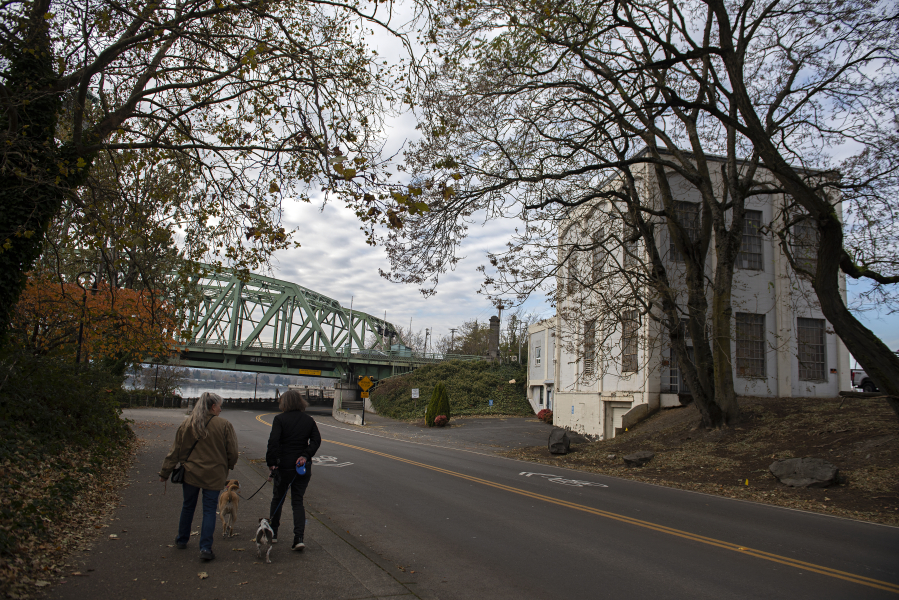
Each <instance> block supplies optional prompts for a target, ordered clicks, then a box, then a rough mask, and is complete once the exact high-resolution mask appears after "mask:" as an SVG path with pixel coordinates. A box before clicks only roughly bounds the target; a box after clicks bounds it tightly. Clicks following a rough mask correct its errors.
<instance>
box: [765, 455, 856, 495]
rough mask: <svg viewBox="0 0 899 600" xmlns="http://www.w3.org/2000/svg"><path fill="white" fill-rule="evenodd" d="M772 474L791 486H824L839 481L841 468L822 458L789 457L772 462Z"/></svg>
mask: <svg viewBox="0 0 899 600" xmlns="http://www.w3.org/2000/svg"><path fill="white" fill-rule="evenodd" d="M768 470H769V471H771V474H772V475H774V476H775V477H777V479H778V481H780V482H781V483H782V484H784V485H788V486H790V487H804V488H822V487H827V486H829V485H833V484H834V483H838V479H839V476H840V471H839V469H837V468H836V466H834V465H833V464H831V463H829V462H827V461H826V460H824V459H822V458H809V457H805V458H788V459H786V460H778V461H775V462H773V463H771V466H770V467H768Z"/></svg>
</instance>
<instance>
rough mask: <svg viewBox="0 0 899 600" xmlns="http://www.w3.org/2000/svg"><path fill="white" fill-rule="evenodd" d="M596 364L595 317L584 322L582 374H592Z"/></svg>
mask: <svg viewBox="0 0 899 600" xmlns="http://www.w3.org/2000/svg"><path fill="white" fill-rule="evenodd" d="M595 365H596V319H590V320H589V321H587V322H586V323H584V375H593V371H594V369H595Z"/></svg>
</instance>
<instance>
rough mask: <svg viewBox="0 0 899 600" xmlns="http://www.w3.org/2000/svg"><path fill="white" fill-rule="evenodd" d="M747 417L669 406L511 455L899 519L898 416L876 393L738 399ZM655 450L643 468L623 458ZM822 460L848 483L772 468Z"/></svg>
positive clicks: (863, 517) (887, 520)
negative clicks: (736, 423)
mask: <svg viewBox="0 0 899 600" xmlns="http://www.w3.org/2000/svg"><path fill="white" fill-rule="evenodd" d="M740 400H741V408H742V410H743V423H742V425H741V426H740V427H736V428H734V429H732V430H724V431H709V430H705V429H702V428H700V427H699V411H698V410H697V409H696V408H695V407H693V406H692V405H691V406H687V407H680V408H674V409H666V410H662V411H660V412H658V413H656V414H655V415H653V416H651V417H650V418H649V419H647V420H646V421H643V422H642V423H639V424H638V425H636V426H635V427H634V428H633V429H631V430H630V431H626V432H623V433H621V434H620V435H619V436H617V437H616V438H614V439H612V440H609V441H600V442H587V443H574V444H572V446H571V452H570V453H569V454H568V455H565V456H556V455H552V454H550V453H549V451H548V450H547V448H546V447H545V446H542V447H530V448H523V449H519V450H512V451H509V452H506V453H504V454H505V455H506V456H509V457H513V458H520V459H524V460H530V461H534V462H539V463H545V464H552V465H558V466H562V467H567V468H571V469H578V470H582V471H589V472H593V473H603V474H606V475H612V476H615V477H622V478H626V479H635V480H639V481H645V482H648V483H655V484H658V485H664V486H668V487H676V488H682V489H688V490H695V491H699V492H705V493H709V494H716V495H720V496H727V497H730V498H741V499H745V500H752V501H755V502H765V503H768V504H776V505H778V506H786V507H790V508H798V509H802V510H809V511H815V512H822V513H828V514H832V515H839V516H843V517H849V518H854V519H861V520H865V521H873V522H878V523H885V524H889V525H899V465H897V459H899V420H897V418H896V415H895V414H894V413H893V411H892V410H891V409H890V408H889V406H888V405H887V404H886V402H884V401H883V400H876V399H870V398H864V399H860V398H847V399H845V400H843V399H842V398H836V399H833V400H821V399H808V398H786V399H784V398H741V399H740ZM638 450H651V451H653V452H655V457H654V458H653V459H652V461H650V462H649V464H647V465H646V466H644V467H641V468H632V467H626V466H625V465H624V462H623V460H622V457H623V456H626V455H628V454H631V453H633V452H636V451H638ZM806 456H807V457H815V458H823V459H825V460H827V461H829V462H831V463H833V464H834V465H836V466H837V467H838V468H839V470H840V476H841V478H842V479H841V483H840V484H839V485H835V486H831V487H829V488H825V489H794V488H789V487H787V486H785V485H783V484H781V483H780V482H778V481H777V479H775V478H774V476H773V475H771V473H770V472H769V471H768V466H769V465H770V464H771V463H772V462H774V461H775V460H780V459H785V458H794V457H806Z"/></svg>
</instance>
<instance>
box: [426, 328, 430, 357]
mask: <svg viewBox="0 0 899 600" xmlns="http://www.w3.org/2000/svg"><path fill="white" fill-rule="evenodd" d="M430 332H431V330H430V329H428V328H427V327H425V354H427V353H428V334H429V333H430Z"/></svg>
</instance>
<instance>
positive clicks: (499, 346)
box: [496, 301, 503, 363]
mask: <svg viewBox="0 0 899 600" xmlns="http://www.w3.org/2000/svg"><path fill="white" fill-rule="evenodd" d="M497 308H498V309H499V315H498V316H499V339H498V340H496V353H497V358H500V357H501V356H502V354H503V351H502V347H503V345H502V343H501V342H502V339H503V303H502V301H500V303H499V304H498V305H497ZM500 363H502V359H500Z"/></svg>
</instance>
